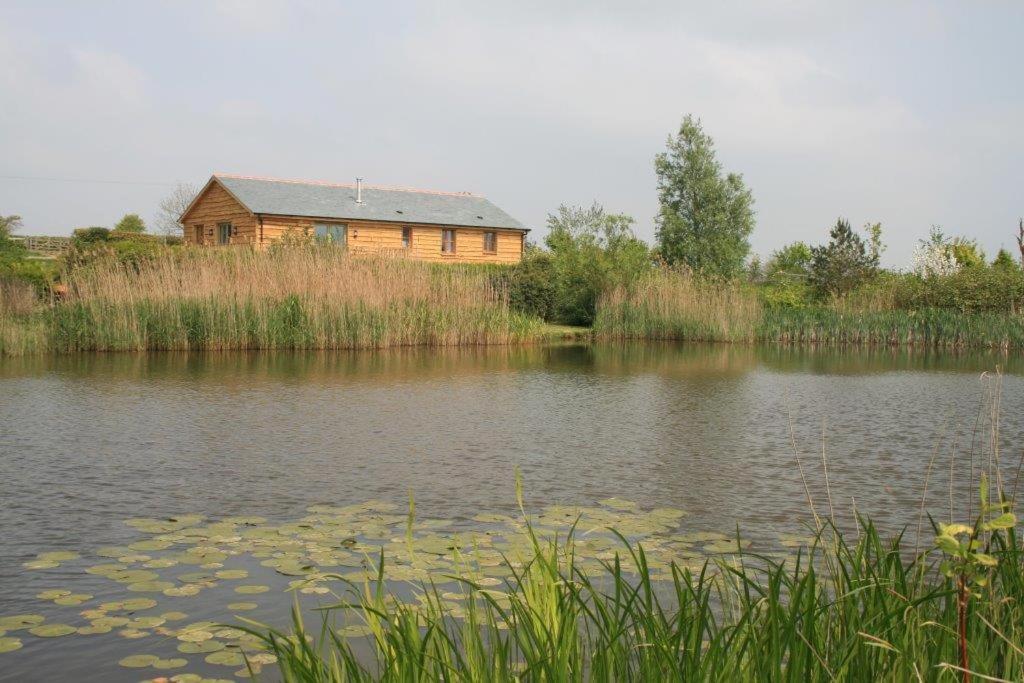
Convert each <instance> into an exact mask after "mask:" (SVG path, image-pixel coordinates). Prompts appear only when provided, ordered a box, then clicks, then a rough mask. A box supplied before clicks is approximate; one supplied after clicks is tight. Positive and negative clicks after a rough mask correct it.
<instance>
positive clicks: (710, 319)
mask: <svg viewBox="0 0 1024 683" xmlns="http://www.w3.org/2000/svg"><path fill="white" fill-rule="evenodd" d="M594 332H595V334H596V335H597V336H600V337H605V338H633V339H680V340H689V341H709V342H716V341H727V342H780V343H801V344H803V343H809V344H835V345H840V344H858V345H883V346H921V347H933V348H995V349H1011V348H1013V349H1019V348H1024V316H1021V315H1014V314H999V313H963V312H960V311H956V310H951V309H938V308H933V309H921V310H916V311H906V310H889V309H873V308H866V307H864V308H861V307H852V306H847V305H842V304H841V303H834V304H822V305H820V306H817V307H813V308H772V307H766V306H763V305H761V303H760V302H759V300H758V295H757V291H756V290H755V289H753V288H752V287H749V286H744V285H741V284H731V283H712V282H702V281H700V280H698V279H695V278H693V277H691V276H689V275H687V274H684V273H675V272H659V273H658V274H656V275H654V276H652V277H649V278H647V279H646V280H644V281H642V282H640V283H638V284H637V285H636V286H634V287H631V288H629V289H627V288H620V289H618V290H616V291H613V292H609V293H608V294H607V295H606V296H604V297H603V298H602V299H601V301H600V302H599V305H598V310H597V318H596V320H595V323H594Z"/></svg>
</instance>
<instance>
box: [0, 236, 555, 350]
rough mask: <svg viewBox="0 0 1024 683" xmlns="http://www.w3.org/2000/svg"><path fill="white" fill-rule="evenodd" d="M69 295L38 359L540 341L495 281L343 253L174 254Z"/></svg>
mask: <svg viewBox="0 0 1024 683" xmlns="http://www.w3.org/2000/svg"><path fill="white" fill-rule="evenodd" d="M66 284H67V289H68V291H67V295H66V298H65V299H64V300H63V301H61V302H60V303H58V304H57V305H55V306H53V307H52V308H50V309H48V310H46V311H45V312H44V313H43V314H41V315H40V316H39V317H40V318H41V320H42V324H43V327H44V328H45V331H46V339H45V341H44V342H43V343H41V344H39V345H38V347H39V349H38V350H48V351H59V352H68V351H127V350H150V349H156V350H177V349H208V350H212V349H250V348H259V349H282V348H285V349H352V348H380V347H389V346H407V345H456V344H463V345H464V344H507V343H512V342H517V341H523V340H526V339H530V338H532V337H534V336H535V335H537V334H538V333H539V330H540V323H539V321H536V320H533V319H531V318H529V317H527V316H524V315H521V314H518V313H516V312H514V311H512V310H511V309H510V308H509V306H508V301H507V295H506V292H505V291H503V290H502V288H501V287H500V286H496V285H495V284H494V283H493V282H492V280H491V279H489V278H488V277H487V276H486V274H484V273H473V272H471V271H469V270H464V269H463V270H457V269H445V268H438V267H432V266H429V265H427V264H423V263H416V262H412V261H409V260H406V259H402V258H394V257H387V256H382V257H378V258H371V257H362V256H360V257H351V256H349V255H348V254H347V253H345V252H344V251H342V250H340V249H338V248H336V247H331V246H325V247H319V246H309V247H294V248H289V249H280V250H273V251H268V252H261V251H255V250H247V249H224V250H186V251H184V252H178V253H175V252H170V251H168V252H167V253H165V254H162V255H160V256H158V257H155V258H151V259H146V260H143V261H141V262H139V263H128V264H125V263H119V262H117V261H114V260H109V261H100V262H98V263H94V264H91V265H89V266H85V267H80V268H77V269H75V270H73V271H72V272H71V273H70V274H69V275H68V276H67V278H66ZM4 317H7V316H4ZM22 324H23V325H24V321H22ZM2 350H3V351H6V352H8V353H11V352H17V351H18V348H17V347H13V346H12V348H7V347H6V346H5V347H4V349H2Z"/></svg>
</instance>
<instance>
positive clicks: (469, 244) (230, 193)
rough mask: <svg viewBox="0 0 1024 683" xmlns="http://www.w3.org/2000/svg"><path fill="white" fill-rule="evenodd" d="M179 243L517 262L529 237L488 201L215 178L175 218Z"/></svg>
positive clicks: (464, 194)
mask: <svg viewBox="0 0 1024 683" xmlns="http://www.w3.org/2000/svg"><path fill="white" fill-rule="evenodd" d="M180 220H181V224H182V226H183V227H184V230H185V241H186V242H188V243H189V244H198V245H211V246H212V245H218V246H219V245H232V244H245V245H253V246H256V247H265V246H266V245H268V244H270V243H272V242H274V241H275V240H279V239H281V238H282V237H285V236H286V235H291V236H296V237H298V236H307V237H311V238H314V239H317V240H323V241H327V242H333V243H337V244H341V245H344V246H345V247H346V248H347V249H349V250H350V251H351V252H353V253H372V252H391V253H405V254H408V255H409V256H410V257H412V258H416V259H421V260H425V261H456V262H476V263H517V262H519V260H520V259H521V258H522V255H523V249H524V246H525V242H526V233H527V232H529V231H528V230H527V229H526V228H524V227H523V225H522V224H521V223H520V222H519V221H517V220H516V219H514V218H512V217H511V216H509V215H508V214H507V213H505V212H504V211H502V210H501V209H499V208H498V207H497V206H495V205H494V204H492V203H491V202H489V201H488V200H487V199H485V198H483V197H481V196H479V195H475V194H470V193H468V192H431V191H426V190H410V189H403V188H394V187H377V186H372V185H365V184H363V183H362V181H361V180H360V179H356V182H355V184H353V185H338V184H333V183H321V182H307V181H297V180H277V179H272V178H254V177H249V176H238V175H226V174H220V173H218V174H214V175H213V176H211V177H210V180H209V182H207V183H206V185H205V187H203V189H202V191H200V192H199V194H198V195H196V198H195V199H194V200H193V201H192V203H191V204H190V205H189V207H188V208H187V209H186V210H185V212H184V213H183V214H182V215H181V219H180Z"/></svg>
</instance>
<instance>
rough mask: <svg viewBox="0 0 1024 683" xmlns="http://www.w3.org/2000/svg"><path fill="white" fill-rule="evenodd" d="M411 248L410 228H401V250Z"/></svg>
mask: <svg viewBox="0 0 1024 683" xmlns="http://www.w3.org/2000/svg"><path fill="white" fill-rule="evenodd" d="M411 246H412V228H409V227H405V228H402V249H408V248H409V247H411Z"/></svg>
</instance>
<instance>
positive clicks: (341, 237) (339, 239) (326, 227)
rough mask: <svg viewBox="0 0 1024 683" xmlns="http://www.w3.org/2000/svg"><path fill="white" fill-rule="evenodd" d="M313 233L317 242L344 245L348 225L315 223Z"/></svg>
mask: <svg viewBox="0 0 1024 683" xmlns="http://www.w3.org/2000/svg"><path fill="white" fill-rule="evenodd" d="M313 233H314V235H315V237H316V241H317V242H326V243H328V244H337V245H339V246H342V247H343V246H345V244H346V242H347V238H348V226H346V225H345V224H344V223H315V224H314V225H313Z"/></svg>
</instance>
